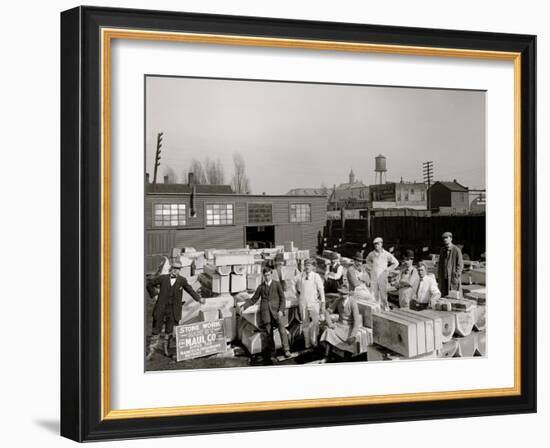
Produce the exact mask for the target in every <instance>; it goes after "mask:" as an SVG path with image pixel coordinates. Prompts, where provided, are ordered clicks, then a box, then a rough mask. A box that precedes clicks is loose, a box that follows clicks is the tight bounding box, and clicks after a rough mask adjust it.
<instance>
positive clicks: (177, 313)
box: [147, 261, 205, 359]
mask: <svg viewBox="0 0 550 448" xmlns="http://www.w3.org/2000/svg"><path fill="white" fill-rule="evenodd" d="M180 269H181V263H180V262H178V261H176V262H174V263H172V265H171V267H170V273H168V274H164V275H159V276H157V277H155V278H152V279H149V284H150V285H151V286H158V287H159V288H160V290H159V294H158V299H157V301H156V303H155V306H154V308H153V331H152V336H151V342H150V344H149V353H148V354H147V358H148V359H150V358H151V357H152V356H153V353H154V351H155V349H157V348H159V345H162V349H163V352H164V354H165V355H166V356H170V355H169V353H168V347H169V344H170V339H171V337H172V332H173V330H174V325H176V324H178V323H179V321H180V319H181V308H182V294H183V291H185V292H187V294H189V295H190V296H191V297H192V298H193V299H194V300H196V301H197V302H199V303H201V304H203V303H204V302H205V300H204V298H202V297H200V296H199V295H198V294H197V293H196V292H195V290H194V289H193V288H192V287H191V285H190V284H189V283H187V280H186V279H185V277H182V276H181V275H179V272H180ZM163 325H165V328H164V332H165V333H164V340H163V341H161V331H162V326H163Z"/></svg>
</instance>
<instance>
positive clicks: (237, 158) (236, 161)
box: [231, 152, 250, 194]
mask: <svg viewBox="0 0 550 448" xmlns="http://www.w3.org/2000/svg"><path fill="white" fill-rule="evenodd" d="M233 168H234V172H233V178H232V179H231V186H232V187H233V190H234V191H235V193H237V194H249V193H250V180H249V179H248V176H247V175H246V165H245V162H244V157H243V156H242V154H240V153H238V152H236V153H234V154H233Z"/></svg>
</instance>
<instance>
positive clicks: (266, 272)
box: [241, 266, 291, 359]
mask: <svg viewBox="0 0 550 448" xmlns="http://www.w3.org/2000/svg"><path fill="white" fill-rule="evenodd" d="M263 279H264V281H263V282H262V284H261V285H260V286H258V288H256V292H255V293H254V295H253V296H252V297H251V298H250V299H249V300H247V301H246V302H245V303H244V305H243V307H242V310H241V313H242V312H243V311H244V310H246V309H247V308H248V307H250V306H252V305H254V304H255V303H256V302H257V301H258V300H260V320H261V328H260V330H261V331H263V332H264V333H267V343H268V345H267V347H266V349H265V350H264V354H265V355H266V356H267V357H268V359H269V358H270V357H271V356H272V355H274V354H275V335H274V332H275V329H278V330H279V335H280V336H281V342H282V345H283V350H284V353H285V357H286V358H290V357H291V354H290V346H289V343H288V337H287V334H286V330H285V325H284V317H285V309H286V298H285V293H284V291H283V287H282V286H281V283H279V282H278V281H275V280H273V272H272V269H271V268H270V267H268V266H266V267H265V268H264V269H263Z"/></svg>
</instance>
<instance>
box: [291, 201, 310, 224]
mask: <svg viewBox="0 0 550 448" xmlns="http://www.w3.org/2000/svg"><path fill="white" fill-rule="evenodd" d="M290 222H311V204H290Z"/></svg>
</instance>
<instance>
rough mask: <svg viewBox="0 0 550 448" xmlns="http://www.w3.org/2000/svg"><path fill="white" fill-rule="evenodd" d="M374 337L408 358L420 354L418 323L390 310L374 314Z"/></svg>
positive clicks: (378, 341)
mask: <svg viewBox="0 0 550 448" xmlns="http://www.w3.org/2000/svg"><path fill="white" fill-rule="evenodd" d="M372 331H373V339H374V342H375V343H376V344H379V345H381V346H383V347H386V348H389V349H390V350H392V351H394V352H397V353H399V354H401V355H404V356H406V357H408V358H410V357H413V356H416V355H417V354H418V351H417V344H416V340H417V339H416V325H415V324H414V323H412V322H408V321H406V320H403V319H401V318H399V317H397V316H394V315H392V314H390V313H388V312H382V313H380V314H375V315H373V318H372Z"/></svg>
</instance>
